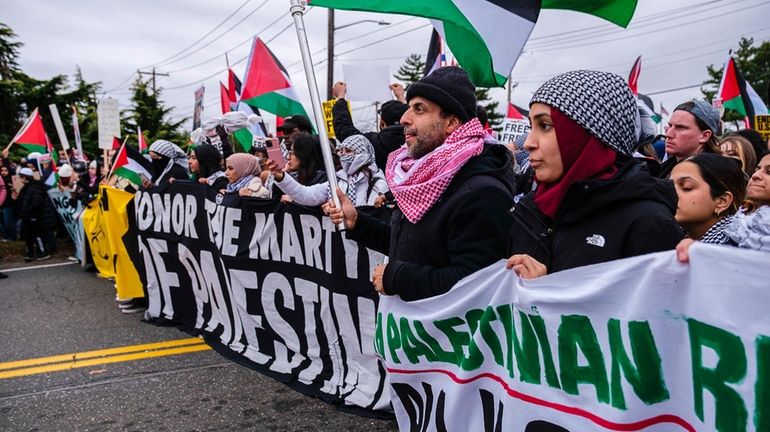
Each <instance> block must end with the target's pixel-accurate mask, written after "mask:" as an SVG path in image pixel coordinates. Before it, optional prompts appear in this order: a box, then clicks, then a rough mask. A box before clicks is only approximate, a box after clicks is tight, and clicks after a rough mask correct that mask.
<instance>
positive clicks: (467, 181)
mask: <svg viewBox="0 0 770 432" xmlns="http://www.w3.org/2000/svg"><path fill="white" fill-rule="evenodd" d="M474 90H475V88H474V86H473V84H472V83H471V82H470V80H468V75H467V74H466V73H465V71H463V70H462V69H460V68H457V67H444V68H440V69H437V70H436V71H434V72H433V73H432V74H430V75H429V76H427V77H425V78H423V79H421V80H420V81H419V82H417V83H415V84H413V85H411V86H410V87H409V89H408V91H407V96H406V98H407V101H408V103H409V109H408V110H407V112H406V113H405V114H404V115H403V117H402V118H401V124H402V125H403V126H404V133H405V137H406V145H407V148H406V149H398V150H396V151H395V152H394V153H393V154H391V156H390V160H389V162H388V166H387V167H386V169H385V174H386V178H387V180H388V186H389V187H390V188H391V191H392V192H393V194H394V196H395V198H396V203H397V207H396V209H395V210H394V212H393V217H392V219H391V221H390V223H386V222H384V221H381V220H378V219H375V218H373V217H371V216H368V215H366V214H364V213H363V212H361V213H359V212H357V211H356V209H355V207H353V205H352V204H351V203H350V200H348V199H347V198H346V197H345V195H344V194H342V193H341V192H340V191H338V195H339V196H340V199H341V201H342V209H341V210H340V209H337V208H336V207H335V206H334V205H333V204H332V203H327V204H325V205H324V210H325V211H326V212H327V213H328V214H329V215H330V217H331V219H332V221H333V222H334V223H340V222H342V221H343V220H344V221H345V225H346V228H347V230H348V231H347V236H348V238H351V239H353V240H356V241H358V242H360V243H361V244H363V245H364V246H366V247H369V248H371V249H374V250H377V251H380V252H382V253H386V254H388V255H389V257H390V261H389V262H388V264H387V265H380V266H377V268H376V269H375V271H374V274H373V277H372V281H373V283H374V287H375V289H376V290H377V291H378V292H379V293H381V294H386V295H394V294H397V295H399V296H400V297H401V298H402V299H403V300H406V301H411V300H418V299H423V298H427V297H432V296H436V295H440V294H443V293H445V292H447V291H449V289H450V288H452V286H454V284H455V283H457V282H458V281H459V280H460V279H462V278H463V277H465V276H468V275H469V274H471V273H473V272H475V271H477V270H480V269H482V268H484V267H486V266H488V265H490V264H492V263H494V262H495V261H497V260H500V259H502V258H506V257H507V255H508V252H509V247H510V245H509V237H508V235H507V233H509V232H510V228H511V225H512V221H511V219H510V218H509V217H507V214H506V213H507V210H508V209H509V208H510V207H511V205H512V204H513V195H514V192H515V190H514V180H513V169H512V163H511V155H510V152H509V151H508V150H507V149H506V148H505V147H504V146H502V145H499V144H496V143H487V142H484V136H485V132H484V128H483V127H482V126H481V124H480V123H479V122H478V119H477V118H476V97H475V96H474Z"/></svg>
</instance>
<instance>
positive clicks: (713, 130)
mask: <svg viewBox="0 0 770 432" xmlns="http://www.w3.org/2000/svg"><path fill="white" fill-rule="evenodd" d="M720 123H721V120H720V115H719V111H717V110H716V108H714V107H713V106H711V104H709V103H708V102H706V101H702V100H698V101H689V102H685V103H683V104H680V105H679V106H677V107H676V108H674V112H673V113H672V114H671V118H670V119H669V120H668V125H669V128H668V130H667V131H666V153H667V154H668V156H669V159H668V160H666V161H665V162H663V164H661V166H660V173H659V174H658V177H660V178H663V179H665V178H669V176H670V175H671V170H673V169H674V166H675V165H676V164H678V163H679V162H681V161H683V160H684V159H686V158H688V157H690V156H692V155H695V154H698V153H701V152H703V153H716V154H721V153H722V152H721V150H720V149H719V142H718V140H717V135H719V133H720V131H721V129H722V128H721V126H720Z"/></svg>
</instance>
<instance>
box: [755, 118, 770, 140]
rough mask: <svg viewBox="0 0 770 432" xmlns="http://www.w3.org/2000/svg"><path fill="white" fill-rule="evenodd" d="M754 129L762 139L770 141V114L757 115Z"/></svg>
mask: <svg viewBox="0 0 770 432" xmlns="http://www.w3.org/2000/svg"><path fill="white" fill-rule="evenodd" d="M754 129H756V131H757V132H759V133H760V134H761V135H762V139H764V140H765V141H767V140H770V114H762V115H755V116H754Z"/></svg>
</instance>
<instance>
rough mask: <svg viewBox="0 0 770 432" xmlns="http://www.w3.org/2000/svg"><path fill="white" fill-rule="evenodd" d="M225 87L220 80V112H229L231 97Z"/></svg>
mask: <svg viewBox="0 0 770 432" xmlns="http://www.w3.org/2000/svg"><path fill="white" fill-rule="evenodd" d="M228 93H229V92H228V91H227V87H225V85H224V84H222V82H220V83H219V104H220V105H221V106H222V114H224V113H229V112H230V111H231V110H230V103H231V99H230V96H229V94H228Z"/></svg>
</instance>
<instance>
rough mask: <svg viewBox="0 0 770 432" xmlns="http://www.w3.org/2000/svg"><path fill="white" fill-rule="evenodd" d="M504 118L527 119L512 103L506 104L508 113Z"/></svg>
mask: <svg viewBox="0 0 770 432" xmlns="http://www.w3.org/2000/svg"><path fill="white" fill-rule="evenodd" d="M527 114H529V112H528V113H527ZM505 118H509V119H513V120H527V117H525V116H524V114H522V113H521V111H520V109H518V108H516V105H514V104H512V103H509V104H508V114H506V116H505Z"/></svg>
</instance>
